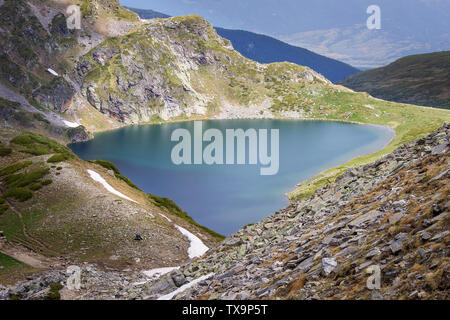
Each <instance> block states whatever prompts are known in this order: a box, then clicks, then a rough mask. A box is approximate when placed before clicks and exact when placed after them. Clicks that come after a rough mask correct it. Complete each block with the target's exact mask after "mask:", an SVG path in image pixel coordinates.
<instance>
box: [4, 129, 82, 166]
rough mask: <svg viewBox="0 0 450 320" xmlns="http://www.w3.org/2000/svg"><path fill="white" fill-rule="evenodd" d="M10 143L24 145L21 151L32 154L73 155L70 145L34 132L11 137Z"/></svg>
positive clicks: (68, 156) (69, 156)
mask: <svg viewBox="0 0 450 320" xmlns="http://www.w3.org/2000/svg"><path fill="white" fill-rule="evenodd" d="M10 143H12V144H15V145H18V146H22V147H23V148H22V149H21V150H20V151H22V152H25V153H29V154H32V155H45V154H52V153H59V154H61V155H60V156H58V157H61V156H62V155H64V156H65V157H66V159H70V158H72V157H73V153H72V151H71V150H70V149H69V148H68V147H65V146H62V145H61V144H59V143H57V142H56V141H54V140H52V139H49V138H46V137H44V136H42V135H40V134H37V133H34V132H26V133H25V134H24V135H20V136H17V137H14V138H13V139H11V141H10Z"/></svg>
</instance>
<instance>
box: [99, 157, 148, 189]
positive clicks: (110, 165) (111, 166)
mask: <svg viewBox="0 0 450 320" xmlns="http://www.w3.org/2000/svg"><path fill="white" fill-rule="evenodd" d="M91 162H93V163H96V164H98V165H100V166H102V167H103V168H106V169H108V170H112V171H113V172H114V176H115V177H116V178H117V179H120V180H122V181H124V182H125V183H126V184H128V185H129V186H130V187H132V188H134V189H137V190H141V189H139V187H138V186H136V185H135V184H134V183H133V182H131V180H130V179H128V178H127V177H124V176H123V175H122V174H121V173H120V171H119V169H117V167H116V166H115V164H114V163H112V162H110V161H106V160H95V161H91Z"/></svg>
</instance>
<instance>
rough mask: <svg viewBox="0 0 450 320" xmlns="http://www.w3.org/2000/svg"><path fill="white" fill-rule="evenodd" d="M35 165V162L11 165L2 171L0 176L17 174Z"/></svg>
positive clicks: (0, 170)
mask: <svg viewBox="0 0 450 320" xmlns="http://www.w3.org/2000/svg"><path fill="white" fill-rule="evenodd" d="M31 164H33V161H24V162H16V163H14V164H12V165H9V166H7V167H5V168H3V169H0V176H5V175H10V174H13V173H16V172H17V171H19V170H22V169H23V168H26V167H28V166H30V165H31Z"/></svg>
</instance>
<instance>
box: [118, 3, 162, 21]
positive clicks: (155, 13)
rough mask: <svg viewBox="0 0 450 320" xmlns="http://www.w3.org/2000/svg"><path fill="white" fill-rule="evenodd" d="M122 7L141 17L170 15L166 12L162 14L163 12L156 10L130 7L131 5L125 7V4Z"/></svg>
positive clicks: (150, 17) (151, 17)
mask: <svg viewBox="0 0 450 320" xmlns="http://www.w3.org/2000/svg"><path fill="white" fill-rule="evenodd" d="M123 7H124V8H126V9H128V10H130V11H133V12H135V13H137V14H138V15H139V17H140V18H141V19H155V18H162V19H165V18H170V16H169V15H167V14H164V13H161V12H158V11H154V10H150V9H138V8H131V7H126V6H123Z"/></svg>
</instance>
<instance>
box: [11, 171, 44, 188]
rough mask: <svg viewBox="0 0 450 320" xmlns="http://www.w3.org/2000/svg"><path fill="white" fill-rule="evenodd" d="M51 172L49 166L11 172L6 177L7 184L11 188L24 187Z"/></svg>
mask: <svg viewBox="0 0 450 320" xmlns="http://www.w3.org/2000/svg"><path fill="white" fill-rule="evenodd" d="M49 172H50V169H49V168H39V169H35V170H32V171H29V172H24V173H18V174H11V175H8V176H6V177H5V184H6V185H7V186H8V187H9V188H17V187H19V188H22V187H26V186H28V185H30V184H32V183H35V182H37V181H39V180H40V179H42V178H43V177H44V176H45V175H47V174H48V173H49Z"/></svg>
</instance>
